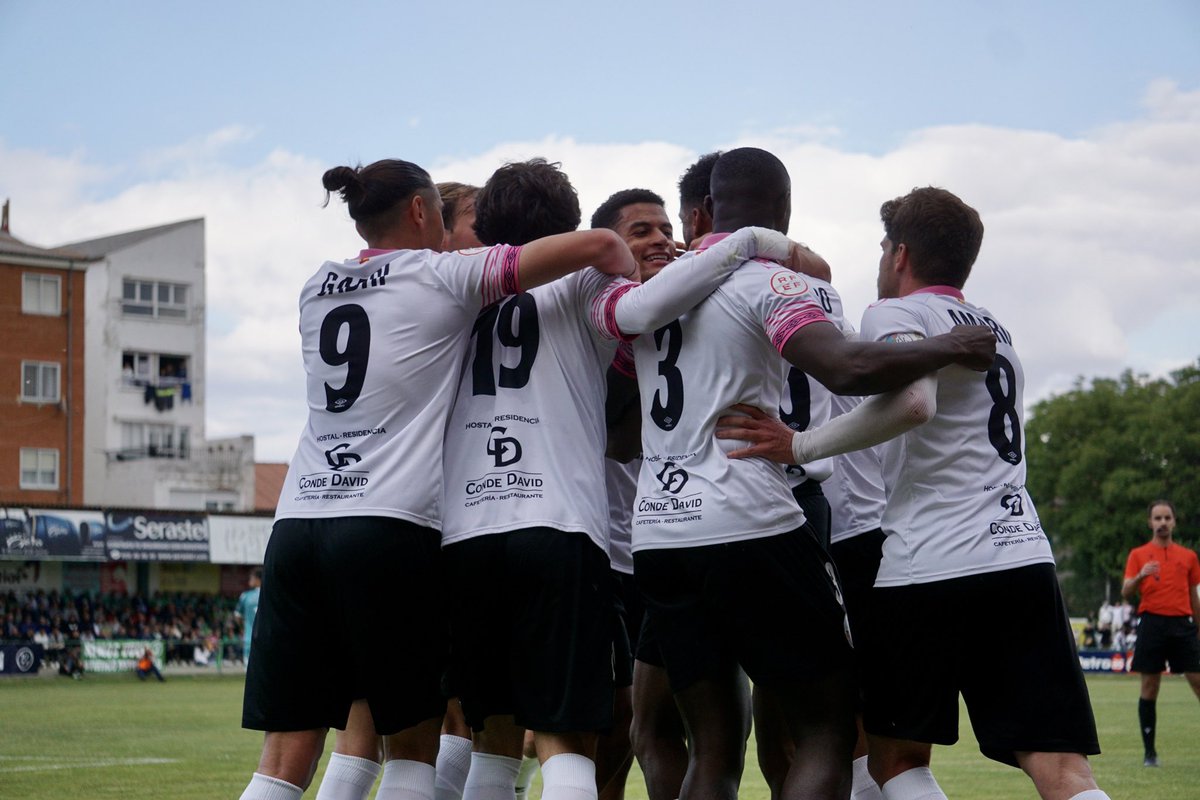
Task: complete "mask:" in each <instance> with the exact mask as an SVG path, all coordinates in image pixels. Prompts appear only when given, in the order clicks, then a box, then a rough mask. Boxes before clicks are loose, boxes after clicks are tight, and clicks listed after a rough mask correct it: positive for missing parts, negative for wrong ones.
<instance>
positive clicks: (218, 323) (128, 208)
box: [0, 82, 1200, 460]
mask: <svg viewBox="0 0 1200 800" xmlns="http://www.w3.org/2000/svg"><path fill="white" fill-rule="evenodd" d="M1145 107H1146V109H1147V117H1146V118H1145V119H1140V120H1135V121H1128V122H1125V123H1122V124H1120V125H1114V126H1109V127H1106V128H1103V129H1099V130H1096V131H1093V132H1090V133H1088V134H1087V135H1085V136H1082V137H1079V138H1065V137H1062V136H1058V135H1054V134H1049V133H1045V132H1040V131H1029V130H1008V129H1001V128H991V127H981V126H948V127H937V128H930V129H926V130H921V131H916V132H914V133H913V134H912V135H911V136H910V137H909V138H908V139H907V140H906V141H904V142H903V143H901V144H900V145H898V146H897V147H896V148H894V149H893V150H892V151H890V152H888V153H885V154H883V155H879V156H872V155H864V154H862V153H855V152H844V151H842V150H839V149H837V146H836V137H835V136H833V135H831V134H830V133H829V132H828V131H821V130H816V131H814V129H809V128H800V129H790V130H776V131H769V132H766V133H764V134H758V135H755V136H749V135H747V136H743V137H741V138H739V139H738V140H737V141H732V142H726V143H721V144H719V145H718V147H719V148H720V149H728V148H730V147H735V146H742V145H748V144H753V145H757V146H765V147H767V148H768V149H771V150H772V151H773V152H775V153H776V154H777V155H779V156H780V158H781V159H783V161H784V162H785V163H786V164H787V165H788V168H789V170H790V171H791V173H792V180H793V185H794V200H793V208H794V216H793V222H792V234H793V236H794V237H795V238H798V239H802V240H804V241H806V242H807V243H808V244H809V245H811V246H812V247H814V248H815V249H817V250H818V251H819V252H821V253H822V254H823V255H825V256H826V258H827V259H828V260H829V261H830V263H831V264H832V265H833V268H834V271H835V284H836V285H837V286H838V288H839V290H840V291H841V293H842V295H843V298H844V300H845V305H846V309H847V312H848V316H849V317H850V318H851V319H852V320H855V321H856V320H857V318H858V316H859V315H860V314H861V311H862V309H863V308H864V307H865V306H866V304H867V303H868V302H870V301H871V300H872V299H873V297H874V282H875V272H876V268H877V263H878V241H879V238H880V236H881V229H880V225H879V222H878V209H879V204H880V203H881V202H882V201H883V200H885V199H887V198H889V197H893V196H896V195H898V194H902V193H904V192H906V191H908V190H909V189H910V188H912V187H913V186H917V185H928V184H934V185H940V186H944V187H946V188H948V189H950V190H952V191H954V192H956V193H957V194H959V195H961V196H962V197H963V198H964V199H965V200H966V201H967V202H969V203H971V204H972V205H975V206H976V207H977V208H978V209H979V210H980V212H981V214H982V215H983V219H984V223H985V225H986V226H987V233H986V235H985V238H984V246H983V252H982V253H981V256H980V259H979V263H978V264H977V265H976V268H975V272H974V274H973V275H972V278H971V281H970V282H969V283H968V285H967V294H968V296H969V297H971V298H973V299H976V300H977V301H978V302H981V303H983V304H984V305H986V306H988V307H989V308H990V309H991V310H992V311H993V312H994V313H996V314H997V315H998V316H999V317H1000V318H1001V319H1002V320H1003V322H1004V324H1005V325H1006V326H1007V327H1008V328H1009V329H1010V330H1011V331H1012V333H1013V335H1014V338H1015V340H1016V344H1017V346H1018V348H1019V350H1020V352H1021V353H1022V357H1023V359H1024V361H1025V365H1026V372H1027V376H1028V385H1027V388H1026V399H1027V401H1032V400H1036V399H1038V398H1040V397H1043V396H1045V395H1046V394H1047V393H1049V392H1051V391H1061V390H1063V389H1065V388H1068V387H1069V386H1070V385H1071V383H1072V382H1073V380H1074V378H1075V376H1077V375H1087V376H1091V375H1116V374H1117V373H1119V372H1120V371H1121V370H1122V369H1124V368H1126V367H1133V368H1134V369H1136V370H1145V371H1151V372H1155V373H1161V371H1162V370H1164V369H1167V368H1171V367H1177V366H1180V365H1181V364H1182V363H1183V362H1180V361H1176V362H1172V361H1171V360H1170V358H1168V357H1166V356H1165V355H1164V353H1178V352H1180V350H1181V348H1180V346H1179V345H1178V344H1177V343H1173V345H1172V346H1171V347H1167V346H1166V345H1164V346H1163V347H1162V349H1156V346H1155V342H1156V341H1162V340H1163V339H1162V337H1163V336H1164V335H1165V333H1164V330H1163V329H1164V326H1158V327H1154V325H1153V323H1154V321H1155V320H1156V319H1158V318H1160V317H1161V316H1162V315H1170V317H1171V318H1172V319H1181V320H1189V319H1190V320H1200V196H1198V195H1197V193H1196V190H1195V187H1196V186H1200V152H1197V150H1196V148H1195V142H1197V141H1200V92H1184V91H1181V90H1179V89H1178V88H1177V87H1176V86H1175V85H1174V84H1171V83H1169V82H1156V83H1154V84H1152V85H1151V86H1150V88H1149V89H1148V91H1147V94H1146V101H1145ZM249 135H250V134H249V132H247V131H245V130H244V129H242V128H237V127H234V128H227V129H223V130H221V131H217V132H215V133H213V134H212V135H209V136H204V137H199V139H197V143H189V144H188V145H186V146H181V147H179V148H173V149H172V150H171V151H170V153H169V154H168V153H166V152H164V153H159V154H157V158H158V160H157V161H155V162H154V163H155V165H156V168H157V169H159V170H160V171H161V173H162V174H163V176H160V177H156V178H154V179H152V180H145V181H141V182H138V183H135V184H133V185H129V186H127V187H125V188H123V189H121V190H120V191H118V192H116V193H115V194H114V193H111V192H109V193H108V194H104V190H105V187H106V186H107V185H108V183H109V182H110V181H112V180H113V178H114V176H116V175H119V174H122V172H124V171H125V170H124V168H123V167H122V166H121V165H115V166H114V165H96V164H92V163H89V162H88V160H87V159H86V158H85V157H84V156H82V155H78V154H77V155H71V156H67V157H53V156H48V155H45V154H41V153H36V152H29V151H14V150H11V149H8V148H6V147H5V146H4V145H3V143H2V142H0V176H3V177H0V196H9V197H12V199H13V217H12V218H13V234H14V235H16V236H18V237H19V238H22V239H24V240H26V241H30V242H31V243H34V244H40V245H47V246H49V245H54V244H60V243H63V242H66V241H70V240H77V239H82V238H86V237H91V236H100V235H106V234H110V233H115V232H120V231H125V230H131V229H136V228H142V227H148V226H151V225H157V224H162V223H165V222H171V221H175V220H178V219H184V218H188V217H195V216H203V217H205V218H206V220H207V267H208V271H207V281H208V291H207V306H208V312H209V320H210V323H209V353H208V393H207V397H208V402H209V410H208V430H209V434H210V435H213V436H216V435H226V434H236V433H247V432H249V433H254V434H255V435H256V437H257V446H258V457H259V458H260V459H261V460H284V459H288V458H290V456H291V452H292V448H293V447H294V442H295V439H296V436H297V434H298V432H299V430H300V428H301V427H302V426H303V424H304V414H305V403H304V398H303V391H304V378H303V374H302V371H301V367H300V356H299V340H298V336H297V334H296V297H297V294H298V292H299V289H300V287H301V285H302V284H303V282H304V280H305V279H306V278H307V277H308V276H309V275H311V274H312V272H313V271H315V269H316V268H317V267H318V266H319V263H320V261H321V260H323V259H325V258H342V257H345V256H347V255H349V254H352V253H354V252H355V251H356V250H357V249H358V248H359V246H360V245H361V243H360V242H359V240H358V238H357V236H356V235H355V233H354V230H353V226H352V225H350V224H349V219H348V217H347V215H346V212H345V209H344V206H342V204H341V203H340V202H339V201H337V200H336V198H335V199H334V201H333V202H331V203H330V205H329V207H328V208H324V209H322V208H321V202H322V200H323V199H324V192H323V191H322V189H321V187H320V176H321V174H322V172H323V171H324V170H325V169H326V168H328V167H330V166H333V165H332V164H323V163H317V162H316V161H314V160H313V159H311V158H308V157H305V156H302V155H297V154H294V153H288V152H282V151H279V152H274V153H272V154H270V155H269V156H268V157H267V158H265V159H264V160H263V161H262V162H261V163H258V164H255V165H253V166H251V167H248V168H234V167H230V166H227V165H224V164H223V163H222V162H221V159H220V155H221V151H222V148H223V147H224V146H226V145H227V144H229V143H236V142H238V141H242V140H244V138H245V137H246V136H249ZM670 138H671V137H670V135H669V134H668V133H664V134H663V135H662V137H661V138H660V139H659V140H656V141H650V142H640V143H588V142H580V141H577V140H575V139H572V138H564V137H559V136H547V137H546V138H544V139H541V140H537V141H527V142H510V143H501V144H497V145H496V146H495V147H493V148H491V149H489V150H488V151H486V152H483V153H479V154H475V155H470V156H467V157H458V158H446V159H443V160H440V161H436V162H434V163H432V164H430V165H426V166H428V167H429V169H430V172H431V174H432V175H433V176H434V179H435V180H461V181H466V182H470V183H477V184H479V183H483V182H484V181H485V180H486V179H487V177H488V175H489V174H490V173H491V172H492V170H493V169H495V167H497V166H498V165H499V164H501V163H503V162H504V161H509V160H518V159H525V158H530V157H533V156H544V157H546V158H548V159H550V160H552V161H560V162H562V164H563V169H564V170H565V171H566V172H567V174H568V175H570V176H571V178H572V180H573V182H574V183H575V186H576V188H577V189H578V191H579V195H580V204H581V206H582V209H583V216H584V225H585V226H586V225H587V220H588V218H589V217H590V215H591V212H592V211H593V210H594V209H595V208H596V206H597V205H599V204H600V203H601V202H602V201H603V200H604V199H605V198H606V197H607V196H608V195H609V194H611V193H612V192H614V191H617V190H619V189H624V188H629V187H633V186H640V187H644V188H649V189H653V190H655V191H657V192H659V193H660V194H662V195H663V196H664V197H665V198H666V199H667V202H668V208H669V210H670V212H671V214H672V218H674V214H675V211H676V209H677V197H676V188H675V187H676V181H677V180H678V176H679V175H680V173H681V172H682V171H683V170H684V169H685V168H686V167H687V166H688V164H690V163H691V162H692V161H693V160H694V159H695V158H696V157H697V156H698V155H699V153H697V152H695V151H692V150H690V149H688V148H686V147H683V146H680V145H677V144H673V143H671V142H670ZM714 149H717V148H715V147H714ZM168 155H169V157H168ZM150 161H154V160H153V159H151V160H150ZM150 161H148V162H146V163H150ZM140 166H142V167H144V166H145V164H143V165H140ZM164 176H165V177H164ZM1165 327H1166V329H1167V331H1169V330H1173V329H1172V328H1171V326H1165ZM1175 333H1176V335H1177V336H1178V337H1185V340H1186V341H1190V342H1192V343H1193V344H1192V346H1191V348H1190V349H1191V350H1192V351H1193V352H1192V353H1191V355H1188V356H1186V357H1185V360H1190V359H1193V358H1195V357H1196V355H1200V348H1196V347H1195V344H1194V343H1196V342H1200V322H1194V323H1193V324H1192V327H1191V328H1184V329H1182V330H1177V331H1176V332H1175ZM1156 337H1157V338H1156ZM1186 337H1190V338H1186Z"/></svg>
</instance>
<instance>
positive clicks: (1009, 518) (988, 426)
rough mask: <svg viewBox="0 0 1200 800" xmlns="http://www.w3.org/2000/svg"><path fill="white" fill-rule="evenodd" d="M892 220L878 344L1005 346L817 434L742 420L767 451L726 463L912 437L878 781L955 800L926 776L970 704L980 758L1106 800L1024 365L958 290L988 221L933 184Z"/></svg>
mask: <svg viewBox="0 0 1200 800" xmlns="http://www.w3.org/2000/svg"><path fill="white" fill-rule="evenodd" d="M880 216H881V218H882V219H883V224H884V230H885V232H886V236H885V237H884V239H883V241H882V243H881V246H882V249H883V254H882V256H881V258H880V263H879V295H880V297H881V298H884V299H882V300H881V301H880V302H878V303H876V304H875V305H873V306H871V308H869V309H868V310H867V312H866V314H864V316H863V336H864V338H868V339H872V340H877V341H880V342H911V341H915V340H922V339H925V338H926V337H929V336H936V335H938V334H940V333H943V332H945V331H947V330H950V329H951V328H953V327H955V326H960V325H978V324H983V325H986V326H987V327H988V328H990V329H991V330H992V331H993V333H994V336H995V339H996V356H995V359H994V361H993V363H992V366H991V368H990V369H988V370H987V372H986V373H985V374H984V375H983V376H980V375H978V374H976V373H973V372H970V371H968V370H963V369H959V368H955V367H948V368H946V369H943V370H941V371H940V372H936V373H931V374H929V375H927V376H925V377H923V378H921V379H920V380H919V381H917V382H916V383H915V384H914V385H912V386H910V387H908V388H907V389H906V390H904V391H902V392H899V393H896V394H895V395H894V396H892V397H883V398H872V399H870V400H868V401H866V402H865V403H864V404H863V405H862V406H860V407H859V408H858V409H856V410H855V411H853V412H851V413H849V414H846V415H844V416H842V417H840V418H838V419H835V420H834V421H833V422H831V423H830V424H829V425H827V426H825V427H824V428H821V429H818V430H815V431H809V432H807V433H798V434H782V433H781V431H780V430H779V429H780V427H781V426H779V425H778V424H775V425H772V423H771V421H770V420H764V419H755V420H753V421H751V422H744V421H741V422H735V423H731V428H730V429H729V430H728V431H727V434H726V435H728V436H730V437H734V438H739V439H743V440H747V439H748V440H751V441H755V442H758V443H757V444H754V445H752V446H751V447H749V448H745V449H744V450H743V451H741V452H736V453H731V454H730V455H731V456H743V455H754V454H761V455H766V456H767V457H770V458H780V451H781V450H783V449H789V450H790V451H791V453H790V456H785V458H787V459H788V460H791V459H796V458H809V457H813V456H818V455H828V454H830V453H831V452H837V451H839V450H842V449H845V448H848V447H856V446H865V445H869V444H872V443H874V442H878V441H882V440H885V439H888V438H890V436H892V435H897V434H899V435H898V438H895V439H892V440H891V441H888V442H887V444H886V445H885V446H884V447H883V451H882V452H883V476H884V483H885V486H886V492H887V506H886V509H885V511H884V516H883V530H884V532H885V534H886V539H885V541H884V545H883V558H882V561H881V563H880V566H879V573H878V576H877V578H876V582H875V589H874V590H873V592H872V599H871V613H870V616H869V619H868V623H867V626H866V630H864V631H862V635H861V637H860V638H861V640H862V641H863V647H864V650H865V658H864V660H865V662H866V677H865V683H866V710H865V719H864V724H865V726H866V729H867V732H868V734H869V735H870V756H869V763H870V771H871V774H872V775H873V776H874V778H875V780H876V782H877V783H878V784H879V785H880V786H881V788H882V791H883V796H884V798H885V800H913V798H941V797H945V795H944V794H943V793H942V792H941V789H940V788H939V787H938V785H937V782H936V780H935V779H934V777H933V774H932V773H931V772H930V770H929V762H930V756H931V750H932V744H952V743H954V742H955V741H957V738H958V702H959V700H958V697H959V694H960V693H961V694H962V696H963V699H964V700H965V702H966V705H967V708H968V710H969V711H970V714H971V724H972V728H973V729H974V731H975V735H976V738H977V739H978V741H979V743H980V745H979V746H980V750H981V751H982V752H983V754H984V755H986V756H988V757H989V758H992V759H995V760H997V761H1001V762H1002V763H1005V764H1009V765H1012V766H1019V767H1020V768H1021V769H1023V770H1024V771H1025V772H1026V773H1027V774H1028V775H1029V776H1030V778H1031V779H1032V780H1033V783H1034V786H1035V787H1036V789H1037V791H1038V794H1039V795H1040V796H1041V797H1043V798H1046V800H1068V798H1070V800H1103V799H1104V798H1107V796H1108V795H1106V794H1105V793H1104V792H1103V791H1101V790H1100V789H1099V788H1097V786H1096V782H1095V779H1094V778H1093V777H1092V773H1091V768H1090V766H1089V764H1088V760H1087V755H1090V754H1095V753H1098V752H1099V747H1098V745H1097V741H1096V728H1095V722H1094V719H1093V717H1092V711H1091V704H1090V701H1089V699H1088V694H1087V686H1086V684H1085V683H1084V679H1083V673H1082V672H1081V670H1080V667H1079V660H1078V657H1077V655H1076V653H1075V643H1074V635H1073V633H1072V631H1071V628H1070V624H1069V622H1068V620H1067V614H1066V607H1065V605H1064V603H1063V601H1062V596H1061V594H1060V593H1059V590H1058V582H1057V578H1056V576H1055V571H1054V558H1053V555H1052V554H1051V552H1050V545H1049V542H1048V540H1047V539H1046V536H1045V533H1044V532H1043V531H1042V526H1041V523H1040V521H1039V520H1038V516H1037V511H1036V510H1035V508H1034V506H1033V503H1032V501H1031V500H1030V498H1029V494H1028V492H1027V491H1026V488H1025V465H1024V446H1023V440H1022V433H1023V419H1022V409H1023V404H1022V391H1023V387H1024V372H1023V370H1022V367H1021V361H1020V359H1019V358H1018V356H1017V353H1016V350H1014V349H1013V340H1012V336H1011V334H1010V333H1009V332H1008V330H1007V329H1006V328H1005V327H1004V326H1003V325H1002V324H1001V323H1000V322H999V321H998V320H997V318H996V317H995V315H993V314H992V313H991V312H989V311H988V310H987V309H984V308H982V307H980V306H976V305H973V304H971V303H969V302H968V301H967V300H966V298H965V297H964V296H963V293H962V287H963V285H964V284H965V283H966V280H967V277H968V275H969V274H970V270H971V267H972V265H973V264H974V262H975V258H976V256H977V254H978V252H979V247H980V244H981V242H982V240H983V223H982V222H981V221H980V219H979V215H978V213H977V212H976V211H975V210H974V209H973V208H971V207H970V206H968V205H966V204H965V203H963V202H962V200H960V199H959V198H958V197H956V196H955V195H953V194H951V193H950V192H947V191H945V190H944V189H936V188H933V187H928V188H923V189H914V190H913V191H912V192H910V193H909V194H907V195H905V196H904V197H900V198H896V199H895V200H891V201H888V202H887V203H884V205H883V207H882V208H881V210H880ZM996 608H1003V609H1004V612H1003V613H1002V614H996V613H995V609H996ZM980 614H989V615H990V616H989V618H990V619H992V620H993V625H1000V626H1001V628H1000V629H999V630H997V631H996V633H997V635H998V636H999V637H1000V638H1001V639H1002V640H1003V641H1004V642H1005V655H1004V659H1003V663H1000V664H998V663H996V660H995V658H994V655H993V654H992V653H991V652H990V651H989V650H988V649H987V647H986V644H985V643H983V642H981V640H980V637H978V636H977V635H976V634H977V628H978V619H979V615H980Z"/></svg>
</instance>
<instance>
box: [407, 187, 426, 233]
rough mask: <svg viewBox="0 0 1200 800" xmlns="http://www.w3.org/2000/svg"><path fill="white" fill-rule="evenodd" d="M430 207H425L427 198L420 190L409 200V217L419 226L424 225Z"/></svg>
mask: <svg viewBox="0 0 1200 800" xmlns="http://www.w3.org/2000/svg"><path fill="white" fill-rule="evenodd" d="M427 212H428V209H427V208H426V207H425V198H424V197H421V193H420V192H416V193H414V194H413V196H412V200H409V201H408V218H409V219H410V220H412V223H413V225H415V226H416V227H418V228H421V227H424V225H425V215H426V213H427Z"/></svg>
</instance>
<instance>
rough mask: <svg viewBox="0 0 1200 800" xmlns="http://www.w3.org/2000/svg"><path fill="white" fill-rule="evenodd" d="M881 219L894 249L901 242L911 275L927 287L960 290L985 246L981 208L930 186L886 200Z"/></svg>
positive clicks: (881, 211) (881, 208)
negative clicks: (911, 268)
mask: <svg viewBox="0 0 1200 800" xmlns="http://www.w3.org/2000/svg"><path fill="white" fill-rule="evenodd" d="M879 218H880V219H881V220H883V229H884V231H886V232H887V238H888V239H890V240H891V242H892V247H893V248H894V247H897V246H899V245H901V244H903V245H904V246H905V247H907V248H908V253H909V257H910V258H911V259H912V267H913V274H914V275H916V276H917V277H918V278H920V279H921V280H922V281H925V282H926V283H928V284H930V285H941V286H954V287H956V288H959V289H961V288H962V287H963V284H965V283H966V282H967V277H968V276H969V275H970V274H971V267H972V265H974V263H975V259H976V257H978V255H979V247H980V245H982V244H983V220H981V219H980V218H979V212H978V211H976V210H975V209H973V208H971V207H970V206H969V205H967V204H966V203H964V202H963V201H962V200H961V199H960V198H959V197H958V196H957V195H955V194H952V193H951V192H948V191H946V190H945V189H939V188H936V187H934V186H926V187H924V188H916V189H913V190H912V191H911V192H909V193H908V194H906V195H904V196H903V197H897V198H896V199H894V200H888V201H887V202H886V203H884V204H883V205H882V206H881V207H880V208H879Z"/></svg>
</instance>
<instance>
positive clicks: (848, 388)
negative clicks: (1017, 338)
mask: <svg viewBox="0 0 1200 800" xmlns="http://www.w3.org/2000/svg"><path fill="white" fill-rule="evenodd" d="M782 352H783V357H784V358H785V359H787V360H788V361H789V362H790V363H791V364H792V365H793V366H795V367H798V368H799V369H802V370H804V371H805V372H807V373H808V374H809V375H811V376H813V377H814V378H816V379H817V380H819V381H820V382H821V383H823V384H824V385H825V386H827V387H828V388H829V390H830V391H832V392H835V393H837V394H860V395H867V394H880V393H882V392H888V391H892V390H894V389H899V388H901V387H903V386H906V385H908V384H910V383H912V382H913V381H915V380H917V379H918V378H920V377H922V376H923V375H928V374H929V373H931V372H936V371H937V370H939V369H941V368H942V367H946V366H949V365H951V364H960V365H961V366H964V367H967V368H968V369H973V370H977V371H980V372H983V371H985V370H987V369H989V368H990V367H991V365H992V361H993V359H995V357H996V336H995V334H994V333H993V332H992V329H991V328H988V327H986V326H984V325H959V326H957V327H956V328H954V330H952V331H951V332H950V333H946V334H942V335H940V336H933V337H931V338H929V339H922V340H921V341H916V342H901V343H880V342H860V341H854V340H849V339H847V338H846V337H845V336H844V335H843V334H842V332H841V331H840V330H838V329H837V328H836V327H835V326H834V325H832V324H831V323H827V322H815V323H812V324H810V325H805V326H804V327H803V328H800V329H799V330H798V331H796V332H795V333H794V334H792V336H791V338H789V339H788V341H787V343H786V344H785V345H784V346H783V351H782Z"/></svg>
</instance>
